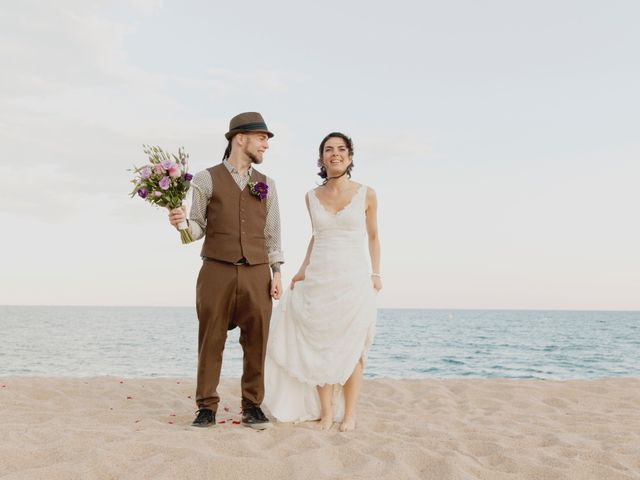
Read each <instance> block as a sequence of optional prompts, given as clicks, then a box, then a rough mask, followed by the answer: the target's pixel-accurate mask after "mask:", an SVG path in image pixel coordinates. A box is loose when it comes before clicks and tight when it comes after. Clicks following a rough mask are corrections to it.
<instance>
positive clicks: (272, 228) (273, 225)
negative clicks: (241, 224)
mask: <svg viewBox="0 0 640 480" xmlns="http://www.w3.org/2000/svg"><path fill="white" fill-rule="evenodd" d="M267 186H268V187H269V191H268V193H267V223H266V225H265V227H264V238H265V240H266V244H267V255H268V256H269V264H270V265H273V264H274V263H284V254H283V252H282V242H281V238H280V206H279V205H278V192H277V191H276V183H275V182H274V181H273V180H272V179H271V178H269V177H267Z"/></svg>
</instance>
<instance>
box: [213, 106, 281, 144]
mask: <svg viewBox="0 0 640 480" xmlns="http://www.w3.org/2000/svg"><path fill="white" fill-rule="evenodd" d="M244 132H263V133H266V134H267V135H268V136H269V138H271V137H273V133H271V132H270V131H269V129H268V128H267V124H266V123H264V118H262V115H260V114H259V113H258V112H244V113H240V114H238V115H236V116H235V117H233V118H232V119H231V121H230V122H229V131H228V132H227V133H225V134H224V136H225V137H227V140H231V137H233V136H234V135H235V134H236V133H244Z"/></svg>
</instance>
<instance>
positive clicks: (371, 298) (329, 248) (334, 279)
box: [263, 185, 376, 422]
mask: <svg viewBox="0 0 640 480" xmlns="http://www.w3.org/2000/svg"><path fill="white" fill-rule="evenodd" d="M366 192H367V187H366V186H365V185H360V186H359V187H358V190H357V192H356V193H355V194H354V196H353V198H352V199H351V202H350V203H349V204H348V205H347V206H346V207H345V208H343V209H342V210H340V211H339V212H338V213H335V214H334V213H332V212H329V211H328V210H326V209H325V208H324V206H323V205H322V204H321V203H320V200H319V199H318V197H317V196H316V194H315V191H314V190H311V191H310V192H309V193H308V199H309V211H310V213H311V222H312V225H313V238H314V241H313V248H312V251H311V256H310V260H309V265H308V266H307V269H306V272H305V279H304V280H303V281H299V282H296V284H295V285H294V289H293V290H290V289H289V290H287V291H286V292H285V294H284V295H283V298H282V299H281V301H280V304H279V305H278V307H277V309H276V311H275V312H274V316H273V318H272V320H271V331H270V333H269V341H268V345H267V353H266V359H265V398H264V402H263V405H264V406H265V407H266V408H267V409H268V410H269V411H270V412H271V414H272V415H273V416H274V417H275V418H276V419H277V420H278V421H281V422H302V421H307V420H317V419H319V418H320V399H319V397H318V393H317V390H316V386H317V385H325V384H337V386H336V388H334V398H333V400H334V406H333V412H334V421H341V420H342V417H343V415H344V401H343V393H342V387H341V386H342V385H344V383H345V382H346V381H347V380H348V379H349V377H350V376H351V374H352V373H353V369H354V368H355V366H356V364H357V362H358V361H359V360H360V359H361V358H362V359H366V356H367V353H368V351H369V348H370V347H371V344H372V342H373V336H374V330H375V320H376V291H375V289H374V288H373V285H372V282H371V276H370V265H369V261H368V258H367V249H366V238H367V230H366V222H365V199H366Z"/></svg>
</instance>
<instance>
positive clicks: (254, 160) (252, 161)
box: [244, 149, 262, 164]
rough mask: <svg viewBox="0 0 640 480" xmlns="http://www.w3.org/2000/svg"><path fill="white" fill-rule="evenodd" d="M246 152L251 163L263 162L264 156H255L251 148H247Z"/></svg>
mask: <svg viewBox="0 0 640 480" xmlns="http://www.w3.org/2000/svg"><path fill="white" fill-rule="evenodd" d="M244 154H245V155H246V156H247V157H249V160H251V163H257V164H261V163H262V158H260V157H257V156H255V155H254V154H253V153H251V152H250V151H249V150H247V149H245V151H244Z"/></svg>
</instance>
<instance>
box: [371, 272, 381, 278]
mask: <svg viewBox="0 0 640 480" xmlns="http://www.w3.org/2000/svg"><path fill="white" fill-rule="evenodd" d="M371 276H372V277H378V278H382V275H380V274H379V273H372V274H371Z"/></svg>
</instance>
